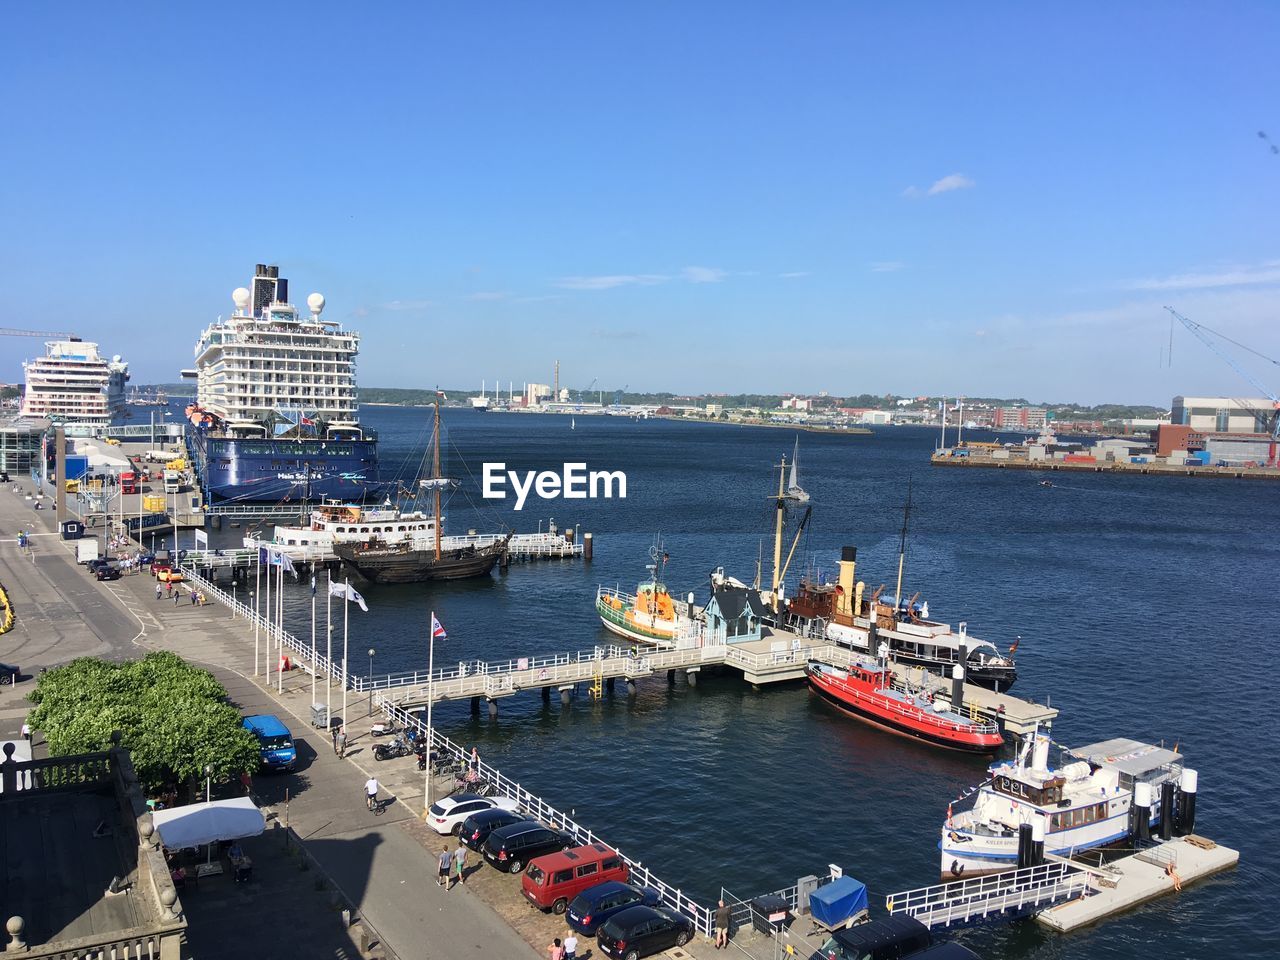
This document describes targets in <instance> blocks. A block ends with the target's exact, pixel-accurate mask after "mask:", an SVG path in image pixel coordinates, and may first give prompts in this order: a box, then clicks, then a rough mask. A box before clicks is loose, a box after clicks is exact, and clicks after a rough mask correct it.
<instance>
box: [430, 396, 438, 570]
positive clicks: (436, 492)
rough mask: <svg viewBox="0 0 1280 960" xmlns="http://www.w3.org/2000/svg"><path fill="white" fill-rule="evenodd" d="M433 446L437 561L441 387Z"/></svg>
mask: <svg viewBox="0 0 1280 960" xmlns="http://www.w3.org/2000/svg"><path fill="white" fill-rule="evenodd" d="M432 440H433V447H432V452H431V476H432V478H433V479H434V480H435V481H436V482H435V483H434V484H432V488H433V489H432V491H431V494H432V496H433V497H435V508H436V562H437V563H438V562H439V561H440V388H439V387H437V388H436V428H435V430H434V431H433V437H432Z"/></svg>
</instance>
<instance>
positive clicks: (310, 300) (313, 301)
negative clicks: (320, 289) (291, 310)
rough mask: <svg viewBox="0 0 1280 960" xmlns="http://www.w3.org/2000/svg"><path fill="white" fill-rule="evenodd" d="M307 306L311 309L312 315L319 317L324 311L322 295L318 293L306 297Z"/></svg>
mask: <svg viewBox="0 0 1280 960" xmlns="http://www.w3.org/2000/svg"><path fill="white" fill-rule="evenodd" d="M307 306H308V307H310V308H311V312H312V313H313V314H315V315H316V316H317V317H318V316H320V314H321V312H322V311H323V310H324V295H323V294H319V293H313V294H311V295H310V296H309V297H307Z"/></svg>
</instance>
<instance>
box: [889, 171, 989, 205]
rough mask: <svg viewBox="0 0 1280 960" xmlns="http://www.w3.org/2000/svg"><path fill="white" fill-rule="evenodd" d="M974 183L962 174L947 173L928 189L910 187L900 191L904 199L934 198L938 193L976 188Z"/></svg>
mask: <svg viewBox="0 0 1280 960" xmlns="http://www.w3.org/2000/svg"><path fill="white" fill-rule="evenodd" d="M977 185H978V184H977V182H976V181H974V180H972V179H970V178H969V177H966V176H965V175H964V174H963V173H949V174H947V175H946V176H945V177H943V178H942V179H940V180H935V181H933V183H932V184H930V186H929V189H927V190H921V189H920V188H919V187H915V186H911V187H907V189H905V190H903V191H902V195H903V196H904V197H910V198H911V199H916V198H917V197H936V196H937V195H938V194H940V193H950V192H951V191H952V190H968V189H970V188H971V187H976V186H977Z"/></svg>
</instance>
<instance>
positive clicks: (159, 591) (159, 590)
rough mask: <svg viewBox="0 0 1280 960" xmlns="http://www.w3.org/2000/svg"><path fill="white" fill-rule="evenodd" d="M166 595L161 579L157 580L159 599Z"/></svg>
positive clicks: (157, 597)
mask: <svg viewBox="0 0 1280 960" xmlns="http://www.w3.org/2000/svg"><path fill="white" fill-rule="evenodd" d="M163 596H164V587H162V586H160V581H159V580H157V581H156V599H157V600H159V599H160V598H161V597H163Z"/></svg>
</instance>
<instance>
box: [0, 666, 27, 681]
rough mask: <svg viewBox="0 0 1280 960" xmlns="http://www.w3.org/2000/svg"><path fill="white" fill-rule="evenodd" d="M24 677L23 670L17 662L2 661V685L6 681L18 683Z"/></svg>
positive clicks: (0, 669)
mask: <svg viewBox="0 0 1280 960" xmlns="http://www.w3.org/2000/svg"><path fill="white" fill-rule="evenodd" d="M21 678H22V671H21V670H19V669H18V667H17V665H16V664H12V663H0V686H3V685H4V684H6V683H17V682H18V681H19V680H20V679H21Z"/></svg>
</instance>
